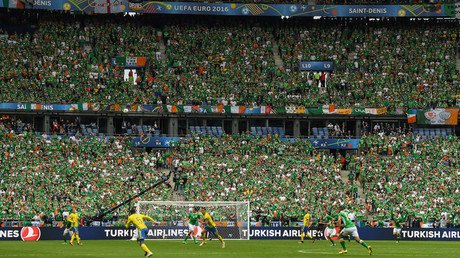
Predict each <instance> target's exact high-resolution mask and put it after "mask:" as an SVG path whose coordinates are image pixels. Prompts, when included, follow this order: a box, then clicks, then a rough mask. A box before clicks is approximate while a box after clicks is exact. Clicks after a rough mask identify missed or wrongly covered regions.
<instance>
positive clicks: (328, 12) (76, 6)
mask: <svg viewBox="0 0 460 258" xmlns="http://www.w3.org/2000/svg"><path fill="white" fill-rule="evenodd" d="M18 2H20V1H0V7H4V8H16V9H46V10H64V11H77V12H83V13H121V12H137V13H151V14H193V15H236V16H238V15H240V16H278V17H282V16H285V17H296V16H304V17H307V16H308V17H313V16H323V17H455V8H456V6H455V5H454V4H440V5H438V4H423V5H313V4H255V3H247V4H245V3H228V2H227V3H198V2H162V1H148V0H144V1H142V0H86V1H84V0H78V1H77V0H52V1H50V0H35V1H33V4H16V3H18Z"/></svg>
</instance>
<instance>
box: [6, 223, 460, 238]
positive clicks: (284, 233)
mask: <svg viewBox="0 0 460 258" xmlns="http://www.w3.org/2000/svg"><path fill="white" fill-rule="evenodd" d="M217 228H218V229H219V233H221V235H222V237H223V238H224V239H229V238H240V237H242V238H246V237H247V235H248V233H249V237H250V239H253V240H275V239H285V240H288V239H290V240H293V239H298V238H300V233H301V232H300V227H251V228H250V231H249V232H248V230H247V229H243V230H241V234H242V236H240V228H238V227H224V228H223V227H217ZM392 231H393V229H392V228H358V232H359V235H360V237H361V238H362V239H366V240H394V236H393V234H392ZM63 232H64V228H59V227H41V228H38V227H23V228H0V241H2V240H16V241H21V240H22V241H41V240H61V239H62V233H63ZM133 232H134V228H131V229H126V228H119V227H80V228H79V233H80V236H81V237H82V239H85V240H116V239H118V240H127V239H130V238H131V237H132V235H133ZM309 232H310V234H311V235H312V236H313V237H319V238H324V231H323V230H317V229H316V228H311V229H310V231H309ZM187 233H188V228H186V227H179V226H157V227H149V229H148V232H147V236H146V239H157V240H160V239H177V240H182V239H184V237H185V235H186V234H187ZM401 240H403V241H404V240H429V241H434V240H435V241H460V228H432V229H415V228H403V229H402V230H401Z"/></svg>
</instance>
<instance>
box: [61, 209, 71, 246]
mask: <svg viewBox="0 0 460 258" xmlns="http://www.w3.org/2000/svg"><path fill="white" fill-rule="evenodd" d="M67 218H68V215H64V221H63V224H64V227H65V229H64V233H63V234H62V240H64V243H63V244H67V235H69V237H72V235H73V231H72V222H70V221H68V220H67Z"/></svg>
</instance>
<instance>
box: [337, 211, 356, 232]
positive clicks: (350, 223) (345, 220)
mask: <svg viewBox="0 0 460 258" xmlns="http://www.w3.org/2000/svg"><path fill="white" fill-rule="evenodd" d="M339 217H341V218H342V224H344V225H345V228H354V227H356V226H355V224H354V223H353V221H351V220H350V219H349V218H348V213H346V212H345V211H341V212H340V213H339Z"/></svg>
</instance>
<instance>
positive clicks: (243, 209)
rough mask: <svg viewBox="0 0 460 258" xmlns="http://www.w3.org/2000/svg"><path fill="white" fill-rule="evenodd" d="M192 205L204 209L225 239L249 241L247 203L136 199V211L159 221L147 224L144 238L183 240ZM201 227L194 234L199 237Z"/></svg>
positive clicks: (186, 231)
mask: <svg viewBox="0 0 460 258" xmlns="http://www.w3.org/2000/svg"><path fill="white" fill-rule="evenodd" d="M194 207H195V208H196V209H197V211H198V212H199V209H200V208H201V207H204V208H206V211H207V212H208V213H209V214H210V215H211V216H212V218H213V220H214V222H215V223H216V225H217V230H218V231H219V234H220V235H221V236H222V237H223V238H224V239H234V240H249V226H250V213H249V212H250V210H249V202H186V201H138V202H137V204H136V208H137V212H138V213H141V214H145V215H148V216H150V217H152V218H153V219H155V220H156V221H158V222H160V223H161V224H160V226H154V227H152V226H149V232H148V234H147V237H146V239H184V237H185V235H186V234H188V224H187V218H188V215H189V213H190V212H191V210H192V208H194ZM147 225H148V224H147ZM202 229H203V225H200V228H198V229H197V230H196V231H198V232H196V231H195V232H194V235H196V236H197V237H198V238H201V230H202ZM211 237H212V238H214V239H215V237H214V236H211Z"/></svg>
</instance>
